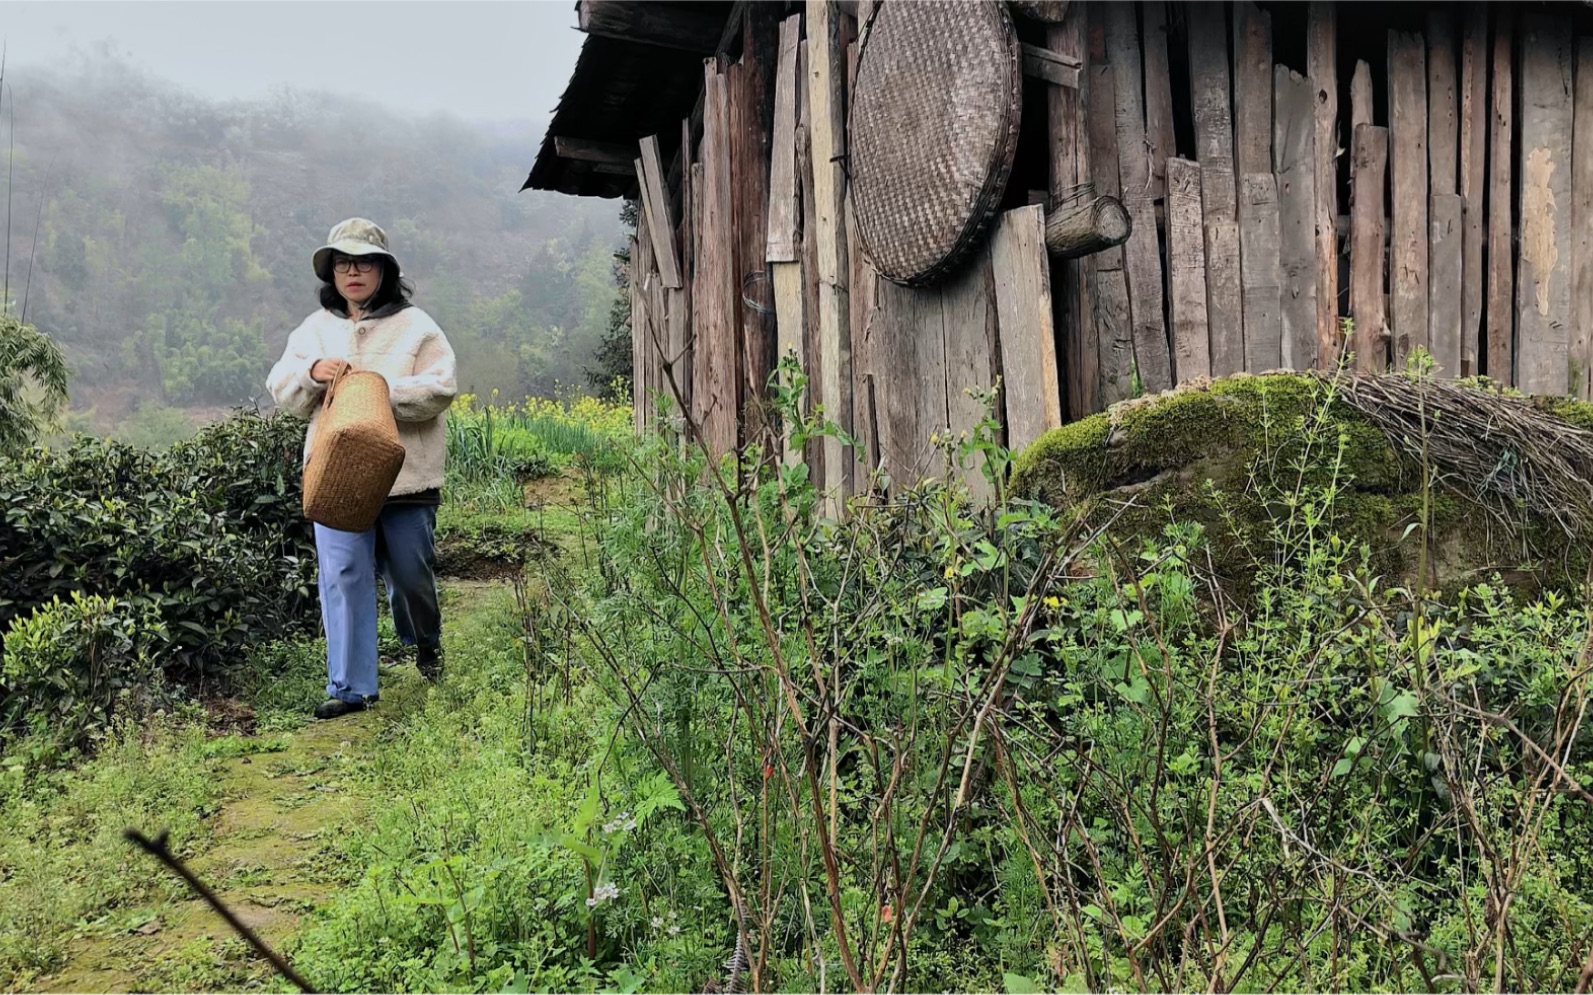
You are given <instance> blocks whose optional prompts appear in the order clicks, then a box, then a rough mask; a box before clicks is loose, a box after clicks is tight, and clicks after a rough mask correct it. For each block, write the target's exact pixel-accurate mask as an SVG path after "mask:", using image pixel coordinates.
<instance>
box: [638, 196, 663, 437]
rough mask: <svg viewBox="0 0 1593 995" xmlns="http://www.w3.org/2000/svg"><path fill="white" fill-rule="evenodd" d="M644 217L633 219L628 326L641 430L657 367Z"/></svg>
mask: <svg viewBox="0 0 1593 995" xmlns="http://www.w3.org/2000/svg"><path fill="white" fill-rule="evenodd" d="M648 227H649V226H648V223H647V218H646V217H645V216H640V217H638V218H637V219H636V254H635V255H634V256H632V257H631V294H632V296H631V329H632V331H633V333H634V334H635V336H636V345H635V349H636V353H635V356H634V360H635V367H636V381H637V385H638V387H639V388H640V389H639V390H638V391H637V392H636V393H637V397H638V399H639V400H640V402H641V411H640V412H639V421H638V424H640V425H641V427H642V428H643V429H644V430H645V429H648V428H650V427H651V426H652V424H653V419H654V414H655V411H656V409H655V406H654V405H655V404H656V400H655V399H656V397H657V390H656V385H655V383H654V376H653V369H654V367H655V366H657V365H658V364H657V356H656V353H657V350H656V348H655V345H654V327H653V325H654V322H655V321H657V320H658V319H659V318H660V317H662V316H661V315H658V314H657V313H656V311H655V310H654V308H653V295H652V288H651V285H650V284H651V281H653V280H656V279H657V275H656V274H655V273H654V270H653V248H652V232H650V231H649V230H648Z"/></svg>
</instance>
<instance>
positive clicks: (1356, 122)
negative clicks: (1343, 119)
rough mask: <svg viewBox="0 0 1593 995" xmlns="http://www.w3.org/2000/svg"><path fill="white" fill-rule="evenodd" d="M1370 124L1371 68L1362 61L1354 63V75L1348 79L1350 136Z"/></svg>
mask: <svg viewBox="0 0 1593 995" xmlns="http://www.w3.org/2000/svg"><path fill="white" fill-rule="evenodd" d="M1371 123H1372V67H1371V66H1369V65H1367V64H1366V61H1365V60H1364V59H1362V60H1357V61H1356V63H1355V75H1354V76H1352V77H1350V134H1351V135H1354V134H1355V130H1354V129H1356V128H1359V127H1360V126H1361V125H1363V124H1371Z"/></svg>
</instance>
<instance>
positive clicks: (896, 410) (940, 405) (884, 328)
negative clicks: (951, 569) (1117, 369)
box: [869, 280, 947, 488]
mask: <svg viewBox="0 0 1593 995" xmlns="http://www.w3.org/2000/svg"><path fill="white" fill-rule="evenodd" d="M869 334H870V338H872V340H873V350H874V363H875V377H876V385H877V388H878V389H877V391H876V393H875V399H876V400H877V401H878V411H877V416H878V418H879V448H880V463H881V465H882V466H883V467H884V468H885V472H886V473H887V474H888V475H889V476H890V478H891V480H892V481H893V485H894V487H896V488H905V487H909V486H911V485H912V484H913V483H915V482H916V481H918V480H921V479H923V478H924V477H926V476H929V475H931V474H933V473H934V471H935V470H936V469H937V467H938V460H939V454H938V453H937V452H936V451H935V447H934V445H933V443H931V442H930V437H931V436H932V435H933V434H934V433H936V432H939V431H941V430H943V429H945V427H946V417H947V415H946V338H945V326H944V318H943V314H942V309H941V299H940V292H939V291H938V290H935V289H929V290H916V289H913V288H909V287H900V286H897V285H896V284H894V283H891V282H890V281H889V280H881V281H879V303H878V306H877V307H876V308H875V310H874V320H873V323H872V324H871V325H870V328H869Z"/></svg>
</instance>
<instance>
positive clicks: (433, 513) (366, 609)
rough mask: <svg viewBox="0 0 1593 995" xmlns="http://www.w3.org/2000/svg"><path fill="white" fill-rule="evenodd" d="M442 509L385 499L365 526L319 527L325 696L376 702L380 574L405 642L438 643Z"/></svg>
mask: <svg viewBox="0 0 1593 995" xmlns="http://www.w3.org/2000/svg"><path fill="white" fill-rule="evenodd" d="M436 526H437V509H436V508H432V507H428V506H426V505H402V504H396V505H388V506H387V507H385V508H383V509H382V513H381V516H380V517H378V518H377V519H376V524H375V525H374V526H372V527H371V528H370V529H369V530H367V531H365V532H343V531H340V530H338V529H329V528H327V527H326V526H324V525H316V527H315V553H316V559H317V562H318V566H319V567H320V570H319V583H320V589H321V624H322V626H323V627H324V628H325V630H326V694H327V697H329V698H339V699H341V700H343V701H348V702H361V701H375V700H376V697H377V691H376V574H377V572H378V571H379V572H380V573H381V575H382V582H383V584H385V585H386V587H387V603H388V605H389V606H391V608H392V610H393V627H394V628H395V629H397V630H398V638H399V639H400V640H402V641H403V643H404V645H406V646H436V645H438V643H439V640H440V639H441V636H442V613H441V610H440V609H439V608H438V605H437V580H436V576H435V574H434V573H433V567H434V564H435V562H436V555H435V548H434V545H433V533H434V532H435V530H436Z"/></svg>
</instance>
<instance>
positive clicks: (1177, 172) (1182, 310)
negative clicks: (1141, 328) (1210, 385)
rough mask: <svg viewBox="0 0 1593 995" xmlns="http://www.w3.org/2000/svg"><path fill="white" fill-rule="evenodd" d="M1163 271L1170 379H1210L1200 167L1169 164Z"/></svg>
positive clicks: (1179, 161)
mask: <svg viewBox="0 0 1593 995" xmlns="http://www.w3.org/2000/svg"><path fill="white" fill-rule="evenodd" d="M1167 270H1168V283H1169V284H1170V286H1171V288H1172V291H1171V293H1172V297H1171V300H1169V301H1168V311H1169V312H1170V316H1171V319H1172V326H1173V373H1174V375H1175V376H1176V377H1177V381H1178V382H1179V383H1188V382H1189V381H1191V380H1194V379H1196V378H1197V377H1206V376H1210V375H1211V340H1210V328H1209V326H1208V324H1207V319H1206V236H1205V224H1204V223H1203V221H1202V218H1201V214H1200V164H1199V163H1196V162H1190V161H1189V160H1187V159H1169V160H1167Z"/></svg>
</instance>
